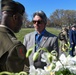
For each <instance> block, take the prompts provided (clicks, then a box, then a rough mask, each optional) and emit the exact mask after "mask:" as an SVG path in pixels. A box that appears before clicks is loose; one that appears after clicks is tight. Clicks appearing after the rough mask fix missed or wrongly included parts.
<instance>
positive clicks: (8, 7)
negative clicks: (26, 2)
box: [2, 1, 25, 15]
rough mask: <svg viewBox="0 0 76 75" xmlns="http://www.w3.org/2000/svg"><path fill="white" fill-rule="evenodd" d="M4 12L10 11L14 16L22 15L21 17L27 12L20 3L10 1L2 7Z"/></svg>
mask: <svg viewBox="0 0 76 75" xmlns="http://www.w3.org/2000/svg"><path fill="white" fill-rule="evenodd" d="M2 11H10V12H12V13H14V14H15V13H20V14H21V15H23V13H24V12H25V8H24V6H23V5H22V4H21V3H19V2H15V1H9V2H7V3H6V4H5V5H4V6H3V7H2Z"/></svg>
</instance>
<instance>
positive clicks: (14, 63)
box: [0, 1, 29, 72]
mask: <svg viewBox="0 0 76 75" xmlns="http://www.w3.org/2000/svg"><path fill="white" fill-rule="evenodd" d="M24 12H25V8H24V6H23V5H22V4H20V3H19V2H15V1H10V2H7V3H6V4H5V5H4V6H3V7H2V20H1V25H0V72H2V71H9V72H20V71H23V69H24V65H26V66H29V64H28V63H29V61H28V58H26V57H25V55H26V47H25V46H24V45H23V44H22V43H21V42H20V41H18V40H17V38H16V36H15V35H14V33H17V32H19V30H20V29H21V26H22V21H23V14H24Z"/></svg>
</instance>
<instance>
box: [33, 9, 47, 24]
mask: <svg viewBox="0 0 76 75" xmlns="http://www.w3.org/2000/svg"><path fill="white" fill-rule="evenodd" d="M35 15H38V16H40V17H41V19H42V20H43V22H44V23H45V24H47V16H46V14H45V13H44V12H43V11H42V10H40V11H37V12H35V13H34V14H33V18H34V17H35Z"/></svg>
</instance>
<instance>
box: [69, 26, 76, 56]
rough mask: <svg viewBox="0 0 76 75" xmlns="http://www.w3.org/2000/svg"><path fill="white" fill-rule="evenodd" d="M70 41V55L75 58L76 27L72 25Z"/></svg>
mask: <svg viewBox="0 0 76 75" xmlns="http://www.w3.org/2000/svg"><path fill="white" fill-rule="evenodd" d="M69 40H70V47H71V48H72V50H71V51H70V55H71V56H74V51H75V46H76V25H72V27H71V30H70V32H69Z"/></svg>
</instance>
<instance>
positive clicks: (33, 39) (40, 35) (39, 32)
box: [24, 11, 59, 68]
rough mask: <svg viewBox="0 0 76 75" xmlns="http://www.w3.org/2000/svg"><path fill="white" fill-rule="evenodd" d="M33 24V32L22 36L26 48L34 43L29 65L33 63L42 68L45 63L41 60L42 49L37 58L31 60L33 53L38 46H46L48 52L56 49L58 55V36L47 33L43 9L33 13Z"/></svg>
mask: <svg viewBox="0 0 76 75" xmlns="http://www.w3.org/2000/svg"><path fill="white" fill-rule="evenodd" d="M32 22H33V26H34V28H35V31H34V32H31V33H29V34H27V35H25V37H24V45H25V46H26V48H27V50H28V49H30V48H31V47H33V46H34V45H35V44H36V46H35V48H34V49H33V51H32V53H31V55H30V56H29V62H30V65H34V66H35V68H44V66H45V65H46V63H44V62H42V61H41V54H42V53H43V52H44V51H42V50H41V51H40V54H39V57H38V59H37V60H36V61H35V62H34V61H33V54H34V52H36V51H37V50H38V49H39V48H43V47H44V48H46V49H47V50H48V51H49V52H51V51H52V50H56V52H57V53H58V55H59V47H58V38H57V36H55V35H54V34H52V33H49V32H48V31H47V30H46V29H45V28H46V24H47V16H46V14H45V13H44V12H43V11H38V12H35V13H34V14H33V19H32Z"/></svg>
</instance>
